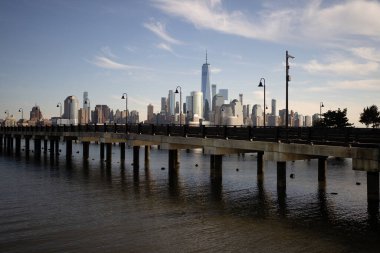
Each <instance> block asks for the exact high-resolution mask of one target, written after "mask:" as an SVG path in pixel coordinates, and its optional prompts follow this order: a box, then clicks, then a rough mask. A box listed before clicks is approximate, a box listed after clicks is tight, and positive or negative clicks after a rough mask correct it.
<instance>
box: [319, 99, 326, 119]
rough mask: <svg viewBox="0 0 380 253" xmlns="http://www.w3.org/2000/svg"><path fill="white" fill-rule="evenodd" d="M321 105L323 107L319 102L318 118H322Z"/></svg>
mask: <svg viewBox="0 0 380 253" xmlns="http://www.w3.org/2000/svg"><path fill="white" fill-rule="evenodd" d="M322 107H325V106H324V105H323V102H319V120H322Z"/></svg>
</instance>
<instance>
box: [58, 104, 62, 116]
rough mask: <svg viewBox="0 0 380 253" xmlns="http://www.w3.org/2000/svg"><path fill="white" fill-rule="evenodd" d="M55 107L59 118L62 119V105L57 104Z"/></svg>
mask: <svg viewBox="0 0 380 253" xmlns="http://www.w3.org/2000/svg"><path fill="white" fill-rule="evenodd" d="M57 107H59V117H60V118H62V104H61V102H58V104H57Z"/></svg>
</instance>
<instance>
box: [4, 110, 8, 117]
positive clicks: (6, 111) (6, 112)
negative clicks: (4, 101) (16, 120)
mask: <svg viewBox="0 0 380 253" xmlns="http://www.w3.org/2000/svg"><path fill="white" fill-rule="evenodd" d="M4 113H5V114H6V115H7V118H9V111H8V110H5V112H4Z"/></svg>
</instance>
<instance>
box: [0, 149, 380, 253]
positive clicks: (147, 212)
mask: <svg viewBox="0 0 380 253" xmlns="http://www.w3.org/2000/svg"><path fill="white" fill-rule="evenodd" d="M31 146H32V145H31ZM61 148H62V149H63V147H61ZM80 149H81V145H79V144H73V154H74V155H73V157H72V159H70V160H69V161H66V159H65V156H64V155H60V156H58V157H55V156H50V155H49V154H46V155H44V154H42V156H41V159H37V160H36V159H34V157H33V156H27V155H25V154H22V155H21V156H19V157H16V156H13V155H7V154H4V153H2V154H0V204H1V205H0V249H4V252H31V251H34V252H47V251H49V252H51V251H60V252H62V251H66V252H67V251H72V252H78V251H91V252H104V251H107V252H119V251H128V252H147V251H148V252H149V251H150V252H151V251H156V252H177V251H178V250H179V249H184V250H185V249H186V251H259V252H260V251H261V252H263V251H264V252H273V251H278V252H296V251H298V252H299V251H308V252H309V251H310V252H326V251H329V252H358V251H360V252H377V250H378V248H379V247H380V242H379V241H378V240H377V239H378V238H379V236H380V228H379V202H378V201H377V202H367V198H366V175H365V173H361V172H354V171H352V170H351V161H350V160H347V159H341V160H337V159H328V170H327V182H326V183H320V182H319V183H318V180H317V178H318V176H317V173H318V172H317V162H316V161H314V160H309V161H296V162H294V163H291V164H288V168H289V169H288V171H287V175H286V176H287V178H286V179H287V183H286V188H285V187H277V184H276V181H277V176H276V175H277V174H276V171H277V170H276V163H275V162H270V161H266V162H265V165H264V174H263V175H260V176H257V175H256V156H255V155H251V154H246V155H245V156H234V155H231V156H225V157H224V158H223V168H222V170H210V164H209V163H210V158H209V156H205V155H203V154H202V153H201V152H198V151H183V152H180V159H179V160H180V164H179V165H178V167H177V168H175V169H172V170H169V169H167V167H168V165H167V156H168V152H167V151H165V150H157V149H155V148H152V150H151V152H150V155H151V159H150V160H149V161H148V162H145V163H144V165H143V166H141V167H134V166H133V165H131V161H133V159H132V149H127V153H126V160H125V161H122V162H120V161H119V160H118V158H119V157H120V153H119V149H118V147H117V146H114V147H113V152H114V153H113V160H112V161H109V162H106V161H100V160H99V158H98V157H97V156H98V154H99V150H98V146H97V145H91V146H90V159H89V160H83V159H82V157H81V152H79V153H78V152H77V151H78V150H80ZM143 155H144V149H140V156H141V157H140V159H144V157H143ZM140 164H142V163H140ZM290 174H294V175H295V177H290ZM358 181H360V182H361V184H360V185H357V184H356V182H358Z"/></svg>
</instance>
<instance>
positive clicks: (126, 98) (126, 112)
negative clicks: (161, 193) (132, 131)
mask: <svg viewBox="0 0 380 253" xmlns="http://www.w3.org/2000/svg"><path fill="white" fill-rule="evenodd" d="M121 99H125V126H127V122H128V118H127V115H128V95H127V93H123V96H122V97H121Z"/></svg>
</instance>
